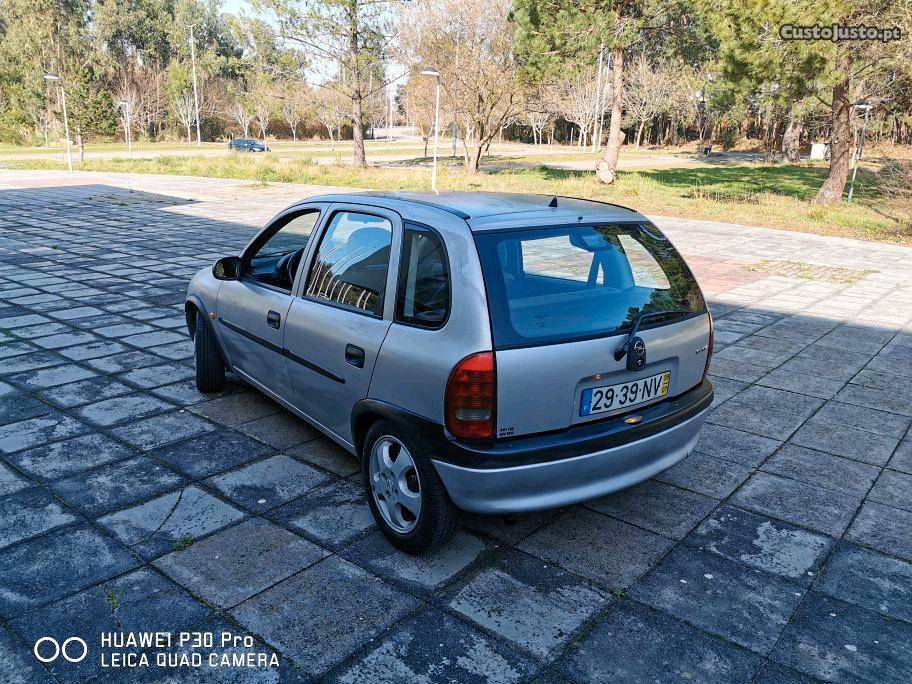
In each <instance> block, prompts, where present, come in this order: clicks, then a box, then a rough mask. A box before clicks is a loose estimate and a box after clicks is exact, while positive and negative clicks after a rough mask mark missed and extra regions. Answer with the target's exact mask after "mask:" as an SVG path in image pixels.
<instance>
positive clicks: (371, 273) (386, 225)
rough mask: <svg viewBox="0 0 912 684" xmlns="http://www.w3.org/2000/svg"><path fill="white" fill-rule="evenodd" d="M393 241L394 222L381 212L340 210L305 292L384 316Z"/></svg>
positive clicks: (322, 246) (312, 296)
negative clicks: (379, 214)
mask: <svg viewBox="0 0 912 684" xmlns="http://www.w3.org/2000/svg"><path fill="white" fill-rule="evenodd" d="M392 241H393V226H392V224H391V223H390V222H389V221H388V220H387V219H385V218H383V217H382V216H372V215H370V214H361V213H357V212H352V211H340V212H338V213H337V214H335V215H334V216H333V217H332V219H331V221H330V223H329V226H328V227H327V228H326V232H325V233H324V235H323V239H322V241H321V242H320V249H319V250H318V252H317V256H316V258H315V259H314V263H313V266H311V269H310V277H309V278H308V280H307V290H306V295H307V296H308V297H311V298H313V299H317V300H323V301H326V302H329V303H332V304H336V305H338V306H342V307H345V308H348V309H354V310H356V311H360V312H362V313H367V314H370V315H372V316H382V315H383V296H384V293H385V292H386V277H387V274H388V272H389V259H390V245H391V244H392Z"/></svg>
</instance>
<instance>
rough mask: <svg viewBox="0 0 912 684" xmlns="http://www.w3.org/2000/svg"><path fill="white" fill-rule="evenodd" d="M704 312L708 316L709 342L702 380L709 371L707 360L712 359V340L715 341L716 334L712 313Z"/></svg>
mask: <svg viewBox="0 0 912 684" xmlns="http://www.w3.org/2000/svg"><path fill="white" fill-rule="evenodd" d="M706 313H707V315H708V316H709V344H708V345H706V365H705V366H704V367H703V379H704V380H705V379H706V375H707V374H708V373H709V362H710V361H712V355H713V342H714V341H715V336H716V334H715V331H714V327H715V326H714V325H713V315H712V314H711V313H709V312H708V311H707V312H706Z"/></svg>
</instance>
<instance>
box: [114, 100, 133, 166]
mask: <svg viewBox="0 0 912 684" xmlns="http://www.w3.org/2000/svg"><path fill="white" fill-rule="evenodd" d="M117 104H118V106H119V107H120V108H121V109H122V110H123V115H124V139H125V140H126V141H127V151H128V152H129V154H130V159H133V137H132V136H131V135H130V103H129V102H128V101H127V100H121V101H120V102H118V103H117Z"/></svg>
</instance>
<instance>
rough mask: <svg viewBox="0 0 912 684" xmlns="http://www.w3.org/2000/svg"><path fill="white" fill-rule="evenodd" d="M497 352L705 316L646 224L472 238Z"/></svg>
mask: <svg viewBox="0 0 912 684" xmlns="http://www.w3.org/2000/svg"><path fill="white" fill-rule="evenodd" d="M475 242H476V244H477V245H478V251H479V254H480V256H481V264H482V270H483V272H484V277H485V284H486V286H487V289H488V306H489V307H490V311H491V324H492V327H493V334H494V345H495V347H496V348H498V349H504V348H510V347H523V346H531V345H540V344H557V343H561V342H571V341H575V340H583V339H591V338H595V337H602V336H607V335H613V334H620V333H623V332H627V331H629V330H630V328H631V327H632V326H633V325H634V324H635V322H636V321H637V319H638V318H639V317H640V316H642V315H643V314H647V313H657V312H667V313H663V314H659V315H656V316H650V317H647V318H644V319H643V321H642V323H641V325H640V328H641V329H646V328H650V327H653V326H656V325H661V324H665V323H668V322H670V321H672V320H678V319H681V318H685V317H689V316H692V315H694V314H698V313H702V312H705V311H706V304H705V302H704V301H703V296H702V295H701V294H700V288H699V287H698V286H697V282H696V280H694V277H693V274H691V272H690V270H689V269H688V268H687V265H686V264H685V263H684V259H683V258H682V257H681V255H680V254H678V252H677V250H675V248H674V247H673V246H672V244H671V243H670V242H669V241H668V238H666V237H665V236H664V235H663V234H662V232H661V231H660V230H659V229H658V228H656V227H655V226H653V225H651V224H648V223H644V224H616V225H587V226H578V225H577V226H570V227H558V228H530V229H522V230H510V231H491V232H478V233H475Z"/></svg>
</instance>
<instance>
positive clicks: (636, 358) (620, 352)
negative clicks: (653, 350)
mask: <svg viewBox="0 0 912 684" xmlns="http://www.w3.org/2000/svg"><path fill="white" fill-rule="evenodd" d="M690 313H692V312H691V311H688V310H687V309H668V310H666V311H649V312H647V313H644V314H640V315H639V316H637V319H636V321H635V322H634V324H633V327H632V328H631V329H630V333H629V334H628V335H627V339H626V340H624V344H622V345H621V346H620V347H618V348H617V349H615V350H614V360H615V361H620V360H621V359H623V358H624V356H627V370H640V368H642V367H643V366H645V365H646V348H645V345H644V347H643V351H642V352H639V353H638V352H637V351H636V347H635V345H636V341H637V340H638V339H639V338H638V337H637V336H636V334H637V330H639V329H640V323H642V322H643V320H644V319H646V318H652V317H653V316H673V315H675V314H684V315H689V314H690ZM640 341H642V340H640ZM631 349H633V350H634V353H633V354H630V353H629V352H630V350H631ZM628 354H629V355H628Z"/></svg>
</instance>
